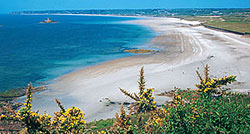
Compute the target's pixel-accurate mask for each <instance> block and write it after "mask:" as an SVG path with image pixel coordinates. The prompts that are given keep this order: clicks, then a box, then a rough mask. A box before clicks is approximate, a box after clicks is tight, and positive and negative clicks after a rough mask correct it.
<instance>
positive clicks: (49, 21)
mask: <svg viewBox="0 0 250 134" xmlns="http://www.w3.org/2000/svg"><path fill="white" fill-rule="evenodd" d="M44 22H45V23H51V22H52V21H51V20H50V18H47V20H45V21H44Z"/></svg>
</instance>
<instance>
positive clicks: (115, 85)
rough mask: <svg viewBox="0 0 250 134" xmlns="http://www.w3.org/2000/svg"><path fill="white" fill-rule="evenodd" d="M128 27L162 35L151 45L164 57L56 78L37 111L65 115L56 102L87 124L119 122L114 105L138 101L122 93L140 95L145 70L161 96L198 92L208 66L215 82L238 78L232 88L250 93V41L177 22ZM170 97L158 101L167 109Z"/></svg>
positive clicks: (39, 96)
mask: <svg viewBox="0 0 250 134" xmlns="http://www.w3.org/2000/svg"><path fill="white" fill-rule="evenodd" d="M124 23H130V24H139V25H144V26H147V27H150V28H152V29H153V30H154V31H155V32H157V33H158V36H156V37H155V38H154V39H152V40H151V41H150V42H148V43H147V44H145V46H148V47H153V48H157V49H159V52H158V53H152V54H143V55H136V56H130V57H126V58H120V59H116V60H112V61H108V62H104V63H101V64H99V65H96V66H91V67H87V68H84V69H81V70H78V71H76V72H72V73H69V74H66V75H64V76H62V77H59V78H57V79H55V80H54V81H53V82H52V83H51V84H49V85H48V87H49V88H50V90H47V91H44V92H40V93H36V94H35V95H34V101H33V106H34V110H37V109H39V110H40V112H43V111H46V112H47V113H50V114H51V113H53V112H54V111H59V108H58V107H57V106H56V102H55V98H58V99H59V100H61V102H62V104H63V105H64V106H65V107H66V108H68V107H71V106H77V107H79V108H80V109H82V110H83V112H84V113H85V114H86V120H87V121H93V120H100V119H106V118H113V117H115V113H116V112H119V109H120V105H118V104H109V103H108V101H107V98H108V99H109V100H111V101H114V102H121V103H122V102H133V100H131V99H129V98H127V97H125V96H124V94H123V93H121V92H120V90H119V88H122V89H125V90H127V91H129V92H138V83H137V81H138V75H139V70H140V68H141V67H144V69H145V80H146V87H148V88H151V87H153V88H155V93H154V94H155V95H156V94H159V93H161V92H164V91H170V90H172V89H174V87H179V88H181V89H186V88H191V89H195V84H197V83H198V82H199V79H198V77H197V75H196V70H199V71H200V72H202V71H203V68H204V67H205V65H206V64H209V66H210V76H211V77H222V76H225V75H227V76H228V75H236V76H237V82H235V83H233V84H232V85H230V86H229V87H231V88H234V89H239V90H242V89H250V68H249V67H250V38H244V37H242V36H240V35H236V34H232V33H226V32H221V31H215V30H211V29H207V28H205V27H203V26H199V25H198V24H199V22H193V21H185V20H180V19H177V18H163V17H162V18H160V17H143V19H138V20H133V21H128V22H124ZM168 100H170V98H168V97H164V96H156V103H157V104H159V105H160V104H163V103H164V102H166V101H168Z"/></svg>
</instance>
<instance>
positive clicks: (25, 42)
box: [0, 15, 155, 91]
mask: <svg viewBox="0 0 250 134" xmlns="http://www.w3.org/2000/svg"><path fill="white" fill-rule="evenodd" d="M47 17H50V18H51V19H52V20H54V21H59V23H54V24H40V23H39V22H40V21H43V20H45V19H47ZM134 19H136V18H129V17H101V16H70V15H65V16H64V15H57V16H51V15H50V16H49V15H26V16H24V15H0V91H5V90H7V89H13V88H19V87H24V86H27V83H28V82H33V83H34V84H35V85H37V84H38V83H40V82H45V83H47V82H50V81H51V80H53V79H55V78H57V77H59V76H61V75H64V74H66V73H70V72H72V71H75V70H77V69H80V68H84V67H87V66H91V65H96V64H99V63H101V62H105V61H108V60H112V59H116V58H121V57H126V56H131V55H133V54H130V53H126V52H123V51H124V50H125V49H131V48H138V47H142V46H143V44H145V43H147V42H149V41H150V40H151V39H152V38H153V37H154V36H155V33H154V32H153V31H152V30H151V29H149V28H147V27H144V26H140V25H133V24H126V23H124V21H128V20H134Z"/></svg>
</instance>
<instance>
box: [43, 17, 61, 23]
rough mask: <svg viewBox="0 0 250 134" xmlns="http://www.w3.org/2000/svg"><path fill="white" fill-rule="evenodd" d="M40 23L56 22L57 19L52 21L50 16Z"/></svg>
mask: <svg viewBox="0 0 250 134" xmlns="http://www.w3.org/2000/svg"><path fill="white" fill-rule="evenodd" d="M40 23H57V21H52V20H51V19H50V18H47V20H44V21H42V22H40Z"/></svg>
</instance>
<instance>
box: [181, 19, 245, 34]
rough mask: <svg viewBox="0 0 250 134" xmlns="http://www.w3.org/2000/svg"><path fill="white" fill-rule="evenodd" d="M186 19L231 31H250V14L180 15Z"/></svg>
mask: <svg viewBox="0 0 250 134" xmlns="http://www.w3.org/2000/svg"><path fill="white" fill-rule="evenodd" d="M180 17H181V18H184V19H185V20H190V21H200V22H202V23H203V24H205V25H208V26H213V27H217V28H222V29H226V30H230V31H235V32H241V33H250V17H248V16H236V15H231V16H229V15H225V16H180Z"/></svg>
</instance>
